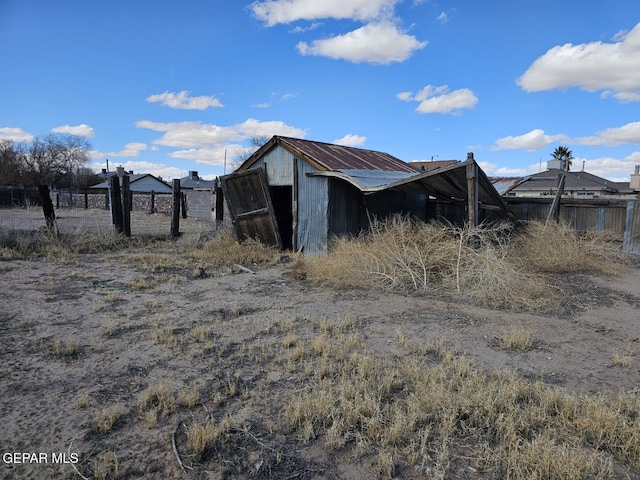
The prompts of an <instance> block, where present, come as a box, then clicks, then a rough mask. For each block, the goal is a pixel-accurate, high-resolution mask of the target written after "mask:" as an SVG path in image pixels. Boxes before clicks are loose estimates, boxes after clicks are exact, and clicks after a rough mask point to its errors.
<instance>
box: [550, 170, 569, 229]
mask: <svg viewBox="0 0 640 480" xmlns="http://www.w3.org/2000/svg"><path fill="white" fill-rule="evenodd" d="M565 176H566V172H562V173H560V174H558V191H557V192H556V196H555V197H554V198H553V203H551V209H550V210H549V215H547V221H546V222H545V225H548V224H549V223H550V222H551V220H553V221H554V222H555V223H558V222H559V221H560V200H561V199H562V194H563V193H564V183H565Z"/></svg>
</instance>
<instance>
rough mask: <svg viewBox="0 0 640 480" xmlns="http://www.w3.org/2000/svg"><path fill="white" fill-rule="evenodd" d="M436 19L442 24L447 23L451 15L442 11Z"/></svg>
mask: <svg viewBox="0 0 640 480" xmlns="http://www.w3.org/2000/svg"><path fill="white" fill-rule="evenodd" d="M436 20H437V21H438V22H440V23H441V24H445V23H447V22H448V21H449V15H447V12H442V13H441V14H440V15H438V16H437V17H436Z"/></svg>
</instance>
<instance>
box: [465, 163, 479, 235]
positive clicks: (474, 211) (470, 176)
mask: <svg viewBox="0 0 640 480" xmlns="http://www.w3.org/2000/svg"><path fill="white" fill-rule="evenodd" d="M467 161H471V163H470V164H469V165H467V220H468V223H469V226H470V227H472V228H475V227H477V226H478V223H479V221H478V164H476V162H475V160H474V159H473V152H469V153H467Z"/></svg>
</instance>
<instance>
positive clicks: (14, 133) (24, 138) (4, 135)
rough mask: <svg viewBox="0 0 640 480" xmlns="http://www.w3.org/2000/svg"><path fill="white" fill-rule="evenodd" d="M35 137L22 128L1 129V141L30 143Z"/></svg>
mask: <svg viewBox="0 0 640 480" xmlns="http://www.w3.org/2000/svg"><path fill="white" fill-rule="evenodd" d="M34 138H35V136H34V135H32V134H30V133H27V132H25V131H24V130H22V129H21V128H14V127H0V140H10V141H12V142H30V141H31V140H33V139H34Z"/></svg>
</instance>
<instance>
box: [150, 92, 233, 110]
mask: <svg viewBox="0 0 640 480" xmlns="http://www.w3.org/2000/svg"><path fill="white" fill-rule="evenodd" d="M146 100H147V102H149V103H160V104H162V105H164V106H166V107H170V108H177V109H181V110H206V109H207V108H209V107H222V106H223V105H222V103H220V100H218V99H217V98H214V97H208V96H200V97H189V92H188V91H187V90H182V91H181V92H178V93H170V92H164V93H160V94H158V95H151V96H149V97H147V99H146Z"/></svg>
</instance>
